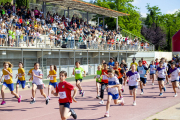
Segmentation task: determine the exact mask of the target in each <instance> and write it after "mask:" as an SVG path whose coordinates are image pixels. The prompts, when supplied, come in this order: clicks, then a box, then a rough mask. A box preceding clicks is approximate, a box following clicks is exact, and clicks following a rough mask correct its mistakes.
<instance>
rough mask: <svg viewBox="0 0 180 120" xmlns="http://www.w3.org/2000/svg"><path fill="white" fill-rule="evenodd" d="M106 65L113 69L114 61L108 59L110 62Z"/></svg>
mask: <svg viewBox="0 0 180 120" xmlns="http://www.w3.org/2000/svg"><path fill="white" fill-rule="evenodd" d="M108 65H109V68H113V67H114V59H113V58H110V61H109V63H108Z"/></svg>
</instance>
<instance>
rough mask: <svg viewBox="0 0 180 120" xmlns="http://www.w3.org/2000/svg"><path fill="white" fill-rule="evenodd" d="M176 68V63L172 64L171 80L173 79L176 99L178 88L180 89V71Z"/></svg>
mask: <svg viewBox="0 0 180 120" xmlns="http://www.w3.org/2000/svg"><path fill="white" fill-rule="evenodd" d="M175 66H176V62H172V63H171V68H170V70H169V78H170V77H171V82H172V87H173V90H174V93H175V95H174V97H176V96H177V91H176V88H177V87H178V88H179V89H180V86H179V75H180V70H179V69H178V68H176V67H175Z"/></svg>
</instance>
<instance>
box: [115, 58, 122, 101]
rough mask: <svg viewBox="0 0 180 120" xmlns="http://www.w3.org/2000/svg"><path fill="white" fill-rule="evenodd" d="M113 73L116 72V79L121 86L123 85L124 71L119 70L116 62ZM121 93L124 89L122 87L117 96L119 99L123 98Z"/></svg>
mask: <svg viewBox="0 0 180 120" xmlns="http://www.w3.org/2000/svg"><path fill="white" fill-rule="evenodd" d="M113 69H114V70H115V71H118V74H116V75H118V76H117V78H118V79H119V83H120V84H121V85H122V84H123V75H124V70H123V69H121V68H119V62H118V61H116V62H115V66H114V68H113ZM121 91H122V92H123V91H124V88H123V87H122V89H119V96H120V99H121V98H123V96H122V95H121Z"/></svg>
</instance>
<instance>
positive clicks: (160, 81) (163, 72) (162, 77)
mask: <svg viewBox="0 0 180 120" xmlns="http://www.w3.org/2000/svg"><path fill="white" fill-rule="evenodd" d="M166 74H167V72H166V68H164V67H163V62H159V67H158V68H157V70H156V76H157V77H158V84H159V90H160V94H159V96H162V95H163V93H162V89H163V90H164V92H165V91H166V87H165V86H164V81H165V79H166Z"/></svg>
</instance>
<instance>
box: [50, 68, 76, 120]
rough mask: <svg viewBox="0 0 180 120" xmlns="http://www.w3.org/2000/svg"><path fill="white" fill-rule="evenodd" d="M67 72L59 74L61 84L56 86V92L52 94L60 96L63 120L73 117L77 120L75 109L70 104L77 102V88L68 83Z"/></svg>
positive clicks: (60, 109)
mask: <svg viewBox="0 0 180 120" xmlns="http://www.w3.org/2000/svg"><path fill="white" fill-rule="evenodd" d="M66 78H67V72H65V71H61V72H60V73H59V79H60V82H59V83H58V85H57V86H56V92H54V90H52V91H51V94H53V95H54V96H58V94H59V111H60V116H61V119H62V120H66V119H68V118H69V117H70V116H72V117H73V118H74V119H77V115H76V113H75V112H74V110H73V109H70V103H72V100H73V102H77V101H76V100H75V96H76V94H77V88H76V87H74V86H73V85H72V84H70V83H69V82H67V81H66ZM72 90H74V94H73V96H72V97H71V91H72Z"/></svg>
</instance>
